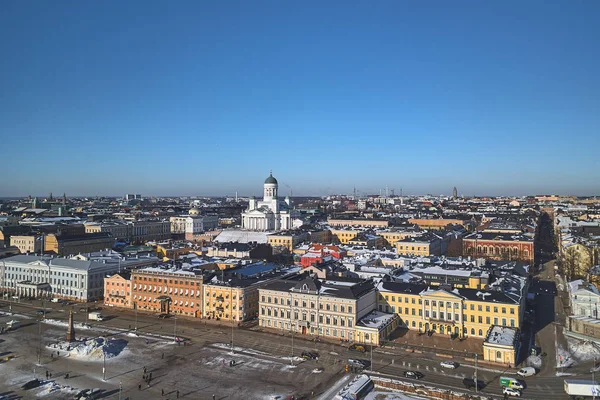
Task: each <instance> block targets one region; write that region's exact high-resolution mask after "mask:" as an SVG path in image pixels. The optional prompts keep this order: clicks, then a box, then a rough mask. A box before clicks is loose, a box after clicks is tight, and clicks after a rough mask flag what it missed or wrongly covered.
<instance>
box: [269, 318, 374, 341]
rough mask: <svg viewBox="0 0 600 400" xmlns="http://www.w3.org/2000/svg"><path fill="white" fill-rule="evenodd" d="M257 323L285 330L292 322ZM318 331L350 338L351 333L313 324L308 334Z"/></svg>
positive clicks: (320, 334)
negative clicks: (316, 326) (317, 326)
mask: <svg viewBox="0 0 600 400" xmlns="http://www.w3.org/2000/svg"><path fill="white" fill-rule="evenodd" d="M259 325H261V326H266V327H269V328H279V329H285V330H291V329H292V324H290V323H289V322H285V323H283V322H282V321H279V323H278V322H277V321H271V320H270V319H269V320H266V321H260V323H259ZM294 327H295V328H296V330H298V327H297V326H294ZM317 332H318V333H319V336H327V337H339V338H342V339H346V338H348V339H352V336H353V333H352V332H351V331H350V332H346V331H344V330H343V329H340V330H339V331H338V330H337V329H330V328H318V329H317V328H315V327H314V326H313V327H311V328H310V334H311V335H314V334H316V333H317ZM365 339H367V340H368V339H369V334H368V333H367V334H365Z"/></svg>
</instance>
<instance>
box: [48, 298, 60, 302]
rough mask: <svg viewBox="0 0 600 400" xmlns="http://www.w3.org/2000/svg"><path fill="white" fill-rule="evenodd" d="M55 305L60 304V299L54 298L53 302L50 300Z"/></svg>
mask: <svg viewBox="0 0 600 400" xmlns="http://www.w3.org/2000/svg"><path fill="white" fill-rule="evenodd" d="M50 301H51V302H53V303H58V302H59V301H60V299H59V298H58V297H55V298H53V299H52V300H50Z"/></svg>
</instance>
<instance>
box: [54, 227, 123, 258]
mask: <svg viewBox="0 0 600 400" xmlns="http://www.w3.org/2000/svg"><path fill="white" fill-rule="evenodd" d="M114 243H115V239H114V238H113V237H112V236H111V235H110V233H105V232H101V233H86V234H83V235H73V236H71V235H60V236H57V235H55V234H50V235H46V238H45V240H44V244H45V246H44V251H46V252H54V253H55V254H58V255H60V256H69V255H76V254H79V253H93V252H95V251H100V250H105V249H111V248H112V247H113V245H114Z"/></svg>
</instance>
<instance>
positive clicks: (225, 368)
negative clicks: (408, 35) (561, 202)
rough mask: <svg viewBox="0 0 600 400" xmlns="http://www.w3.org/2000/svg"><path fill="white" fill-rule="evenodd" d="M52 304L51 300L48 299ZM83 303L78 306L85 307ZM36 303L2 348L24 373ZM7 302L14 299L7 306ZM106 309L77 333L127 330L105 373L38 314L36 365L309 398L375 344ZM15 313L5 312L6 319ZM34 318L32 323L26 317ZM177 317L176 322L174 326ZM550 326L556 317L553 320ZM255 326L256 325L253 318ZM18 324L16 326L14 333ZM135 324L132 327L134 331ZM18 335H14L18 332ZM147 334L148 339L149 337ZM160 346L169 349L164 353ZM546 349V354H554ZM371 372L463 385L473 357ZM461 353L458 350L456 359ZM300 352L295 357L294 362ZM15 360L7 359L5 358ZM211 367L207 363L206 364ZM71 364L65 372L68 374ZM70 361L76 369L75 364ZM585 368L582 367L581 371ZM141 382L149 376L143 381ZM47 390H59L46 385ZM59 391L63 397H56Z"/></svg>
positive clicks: (490, 372)
mask: <svg viewBox="0 0 600 400" xmlns="http://www.w3.org/2000/svg"><path fill="white" fill-rule="evenodd" d="M47 306H48V305H47ZM79 307H80V306H79V305H77V306H75V308H76V309H79ZM39 308H40V304H39V302H37V301H36V302H34V303H33V304H25V303H21V304H13V305H12V310H13V312H15V313H17V314H21V315H23V316H28V317H30V318H29V319H25V321H24V322H23V327H22V328H20V329H19V330H18V331H16V332H12V333H9V334H7V335H4V337H3V339H4V340H5V341H4V343H2V345H3V352H6V351H13V352H15V353H16V352H17V351H16V350H14V348H17V349H19V348H23V346H27V349H28V350H26V349H21V350H18V352H19V353H20V354H18V356H19V357H18V358H17V359H15V360H11V361H9V363H14V365H18V368H17V370H18V371H19V372H21V373H22V374H29V375H30V376H31V377H33V367H34V366H35V363H36V362H37V348H38V341H39V335H38V324H37V323H36V321H37V319H39V318H40V316H38V315H37V314H35V311H36V310H37V309H39ZM48 308H49V309H50V311H49V312H48V314H47V318H52V319H53V320H57V321H65V320H66V318H67V315H68V314H67V312H66V311H67V310H64V311H63V312H61V311H58V310H60V309H64V308H65V307H63V306H61V305H59V304H51V305H50V306H49V307H48ZM1 309H2V310H3V311H7V309H8V304H6V303H4V304H3V307H2V308H1ZM102 312H103V313H104V314H106V315H107V316H108V317H109V319H108V320H106V321H103V322H91V321H88V323H90V325H92V327H93V330H91V331H78V332H77V335H78V336H79V337H80V336H81V335H85V336H89V337H94V336H98V335H101V334H104V335H105V336H107V337H119V338H126V339H125V340H127V341H128V342H129V344H128V347H127V350H126V351H125V352H124V353H125V354H123V355H122V356H119V357H116V358H115V359H114V360H109V361H107V362H106V365H107V371H108V372H107V373H106V377H107V379H106V382H103V381H102V363H101V362H89V361H78V360H74V359H73V358H62V359H59V360H56V359H53V358H50V354H49V353H50V350H48V349H47V348H46V347H45V346H46V345H48V344H50V343H54V342H56V341H57V340H64V335H65V333H66V326H64V327H61V326H56V325H51V324H42V327H43V328H42V329H43V333H42V336H43V342H44V347H43V351H42V356H41V364H42V365H41V367H37V369H38V372H39V371H40V370H45V369H49V370H52V371H55V372H53V378H54V377H56V380H57V381H58V382H59V383H60V384H62V385H64V384H68V385H72V386H75V387H78V388H82V389H83V388H101V389H103V390H104V393H103V394H102V397H103V398H107V399H108V398H113V399H117V398H119V397H118V396H119V383H120V382H121V387H122V393H121V396H122V397H121V398H125V397H129V398H131V399H138V398H139V399H141V398H146V397H148V395H149V394H152V395H153V396H155V395H157V396H160V393H161V390H165V392H166V393H167V394H168V396H171V395H169V393H174V391H175V390H179V391H180V395H181V397H182V398H198V399H204V398H207V399H210V398H212V394H213V393H218V394H219V397H217V398H223V399H225V398H227V399H235V398H257V399H263V398H268V396H269V395H270V394H276V395H291V394H294V395H295V396H296V397H297V398H309V397H310V394H311V392H314V393H315V396H318V395H321V394H322V393H324V392H325V391H327V390H328V388H329V387H330V385H333V384H334V383H335V382H336V381H338V380H339V378H341V377H342V376H343V367H344V366H345V364H346V363H347V360H348V359H349V358H363V359H369V358H370V357H371V354H370V353H368V352H367V353H366V354H362V353H355V352H350V351H349V350H348V349H347V348H346V347H345V346H341V345H340V344H337V343H336V344H332V343H323V342H319V343H314V342H312V341H308V340H305V339H301V338H299V337H298V336H296V337H295V340H294V342H293V343H294V344H293V346H294V348H293V350H292V338H291V337H289V336H281V335H279V334H267V333H263V332H258V331H255V330H252V329H233V330H232V329H231V327H230V326H229V325H227V324H223V325H222V326H218V325H213V324H206V323H205V322H204V321H198V320H188V319H183V318H177V319H173V318H171V319H158V318H157V317H156V316H155V315H148V314H143V313H138V315H137V317H136V315H135V313H134V312H133V311H130V310H118V311H117V310H113V309H104V310H102ZM12 318H14V316H7V315H3V316H2V318H1V319H0V322H1V323H2V324H5V323H6V322H7V321H8V320H10V319H12ZM75 320H76V321H77V322H78V323H85V322H86V316H85V314H84V313H77V314H75ZM26 321H29V323H31V325H28V326H26V325H27V322H26ZM136 321H137V324H138V332H139V335H140V337H132V336H129V335H130V334H131V333H130V332H131V331H130V330H129V329H130V327H131V328H134V327H135V324H136ZM175 325H176V326H175ZM548 326H551V325H548ZM253 329H254V328H253ZM17 332H19V333H18V336H16V334H17ZM128 332H129V335H128ZM232 332H233V342H234V354H233V355H231V354H230V349H229V348H228V347H227V346H228V344H229V343H230V341H231V338H232ZM175 335H177V336H179V337H181V338H184V339H186V340H187V341H188V343H190V344H189V346H188V345H186V346H181V345H176V344H175V342H174V336H175ZM15 338H16V339H18V340H19V343H16V342H15V341H14V340H13V339H15ZM146 338H148V340H149V343H148V344H145V340H146ZM302 350H316V351H317V352H319V353H320V357H319V360H318V362H316V361H314V360H311V361H306V362H303V363H300V362H299V361H292V360H290V357H291V356H292V355H294V356H299V355H300V353H301V352H302ZM163 354H164V356H163ZM549 357H550V356H549ZM372 359H373V365H372V369H373V373H374V374H378V375H382V376H385V377H388V378H395V379H403V380H407V379H406V378H403V377H402V378H401V376H402V373H403V372H404V371H406V370H418V371H420V372H422V373H423V374H424V375H425V376H424V378H423V379H422V380H420V381H419V382H421V383H428V384H431V385H434V386H437V387H442V388H452V389H455V390H461V391H465V389H464V388H463V386H462V379H463V378H465V377H471V376H472V375H473V373H474V371H475V369H474V365H473V363H472V362H461V361H459V362H460V363H461V366H460V367H459V368H458V369H456V370H445V369H443V368H440V366H439V362H440V361H441V360H442V358H439V357H436V356H435V354H430V353H421V354H419V353H412V352H407V351H405V350H403V349H400V348H395V349H393V348H378V349H375V350H374V352H373V355H372ZM231 360H235V361H236V362H239V364H238V366H237V367H230V366H229V361H231ZM457 361H458V360H457ZM292 362H294V363H295V364H297V365H295V366H290V365H289V364H290V363H292ZM7 365H9V364H5V366H7ZM317 365H318V366H319V367H323V368H324V369H325V370H324V372H323V373H321V374H313V373H312V369H313V368H315V366H317ZM144 366H147V368H148V370H149V371H152V372H153V374H154V377H155V378H154V379H155V380H154V381H153V382H152V383H151V385H150V387H143V388H141V389H142V390H139V388H138V385H140V384H142V383H144V381H143V380H142V368H143V367H144ZM207 367H208V368H207ZM67 371H71V376H70V377H69V379H65V378H64V374H65V373H67ZM73 371H77V372H75V373H73ZM515 372H516V370H515V369H511V370H503V368H502V367H500V366H498V367H490V366H489V365H485V366H484V365H480V368H479V369H478V378H479V379H482V380H484V381H485V382H486V387H485V388H484V389H483V390H482V392H483V393H486V394H494V395H497V396H500V395H501V388H500V386H499V382H498V378H499V377H500V376H501V375H509V376H510V375H512V376H514V373H515ZM578 377H579V376H578ZM26 380H27V379H25V378H23V377H21V380H20V381H19V382H16V381H14V379H13V380H12V381H10V380H9V381H7V382H6V384H7V385H9V386H8V388H9V389H10V390H12V391H13V392H12V393H16V394H20V395H25V394H26V393H24V392H22V391H20V389H18V386H19V385H17V383H19V384H22V383H23V382H24V381H26ZM526 381H527V385H528V388H527V389H526V390H525V391H524V392H523V395H524V398H533V399H541V398H544V399H565V398H567V396H566V395H565V394H564V391H563V388H562V386H563V381H562V379H561V378H558V377H556V376H555V374H554V373H549V372H548V373H542V374H541V375H539V376H535V377H530V378H527V379H526ZM144 384H145V383H144ZM48 398H53V397H51V396H50V395H49V397H48ZM54 398H61V397H54Z"/></svg>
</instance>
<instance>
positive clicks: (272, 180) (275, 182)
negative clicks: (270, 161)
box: [265, 172, 277, 185]
mask: <svg viewBox="0 0 600 400" xmlns="http://www.w3.org/2000/svg"><path fill="white" fill-rule="evenodd" d="M265 183H274V184H275V185H277V179H275V178H273V173H272V172H271V175H269V177H268V178H267V179H265Z"/></svg>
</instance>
